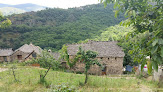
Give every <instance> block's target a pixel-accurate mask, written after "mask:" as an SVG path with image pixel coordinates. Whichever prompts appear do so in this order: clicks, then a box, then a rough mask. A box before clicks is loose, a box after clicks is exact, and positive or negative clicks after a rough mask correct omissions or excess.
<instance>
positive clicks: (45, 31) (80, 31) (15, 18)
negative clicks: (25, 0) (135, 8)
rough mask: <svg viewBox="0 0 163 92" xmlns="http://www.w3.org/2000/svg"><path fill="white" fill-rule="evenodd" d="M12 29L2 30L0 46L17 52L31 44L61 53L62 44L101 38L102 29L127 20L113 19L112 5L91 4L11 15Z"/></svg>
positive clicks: (121, 15)
mask: <svg viewBox="0 0 163 92" xmlns="http://www.w3.org/2000/svg"><path fill="white" fill-rule="evenodd" d="M8 17H9V19H10V20H11V21H12V23H13V24H12V26H10V27H9V28H6V29H0V47H1V48H9V47H13V48H14V49H16V48H18V47H19V46H21V45H22V44H25V43H30V42H32V43H33V44H35V45H39V46H40V47H41V48H51V49H53V50H54V51H56V50H59V49H60V48H61V46H62V45H63V44H66V43H75V42H78V41H80V40H85V39H91V38H94V37H96V36H97V35H100V34H101V32H102V31H103V29H105V28H107V27H109V26H114V25H116V24H118V23H119V22H120V21H122V20H124V17H123V14H120V16H119V18H115V17H114V9H113V5H112V4H110V5H108V6H107V7H106V8H104V6H103V4H97V5H88V6H84V7H79V8H70V9H58V8H54V9H46V10H42V11H38V12H28V13H24V14H19V15H11V16H8Z"/></svg>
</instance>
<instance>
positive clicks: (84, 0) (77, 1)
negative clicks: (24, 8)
mask: <svg viewBox="0 0 163 92" xmlns="http://www.w3.org/2000/svg"><path fill="white" fill-rule="evenodd" d="M98 2H99V1H98V0H0V3H3V4H11V5H16V4H23V3H33V4H37V5H41V6H47V7H51V8H53V7H58V8H70V7H79V6H84V5H89V4H97V3H98Z"/></svg>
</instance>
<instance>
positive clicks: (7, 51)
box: [0, 48, 13, 56]
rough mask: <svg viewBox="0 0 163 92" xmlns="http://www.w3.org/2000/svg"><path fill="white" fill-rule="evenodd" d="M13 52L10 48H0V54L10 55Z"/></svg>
mask: <svg viewBox="0 0 163 92" xmlns="http://www.w3.org/2000/svg"><path fill="white" fill-rule="evenodd" d="M12 53H13V50H12V48H9V49H0V56H10V55H11V54H12Z"/></svg>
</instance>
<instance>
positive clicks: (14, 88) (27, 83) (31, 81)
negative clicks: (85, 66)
mask: <svg viewBox="0 0 163 92" xmlns="http://www.w3.org/2000/svg"><path fill="white" fill-rule="evenodd" d="M42 70H43V71H45V69H42ZM39 71H40V69H39V68H33V67H28V68H19V69H17V70H16V71H15V73H16V77H17V78H19V81H20V82H18V83H17V82H14V78H13V76H12V74H11V72H10V71H4V72H0V92H32V91H35V92H45V91H47V89H48V88H47V87H46V86H44V85H40V84H39V83H38V82H39V78H40V76H39ZM84 79H85V76H84V74H73V73H66V72H62V71H53V70H50V71H49V73H48V75H47V77H46V81H47V82H48V83H50V84H53V85H60V84H63V83H68V84H69V85H70V86H75V87H76V89H77V90H79V91H82V92H106V91H111V92H119V91H121V92H131V91H132V92H133V90H134V92H139V91H140V87H139V86H141V85H143V86H146V87H148V88H156V87H157V85H156V83H153V82H147V81H143V80H140V79H134V78H131V79H126V78H125V77H122V78H110V77H107V76H93V75H90V76H89V79H88V83H87V84H86V85H82V84H83V83H84ZM138 82H140V85H138V84H137V83H138Z"/></svg>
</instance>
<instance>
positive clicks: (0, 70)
mask: <svg viewBox="0 0 163 92" xmlns="http://www.w3.org/2000/svg"><path fill="white" fill-rule="evenodd" d="M6 70H8V68H0V72H3V71H6Z"/></svg>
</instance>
